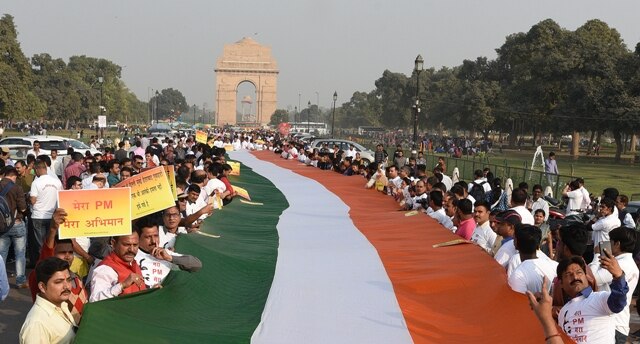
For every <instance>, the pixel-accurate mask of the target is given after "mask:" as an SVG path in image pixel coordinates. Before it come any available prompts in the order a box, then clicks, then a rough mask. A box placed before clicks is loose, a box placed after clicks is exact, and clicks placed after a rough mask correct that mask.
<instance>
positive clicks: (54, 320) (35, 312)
mask: <svg viewBox="0 0 640 344" xmlns="http://www.w3.org/2000/svg"><path fill="white" fill-rule="evenodd" d="M36 280H37V283H38V290H39V293H38V296H36V302H35V303H34V304H33V307H31V310H30V311H29V314H27V318H26V319H25V321H24V324H22V329H21V330H20V344H27V343H72V342H73V339H74V338H75V335H76V329H77V327H78V325H77V323H76V322H75V320H74V319H73V316H71V313H70V312H69V307H68V306H67V303H68V302H69V296H70V295H71V290H70V288H71V285H70V281H71V273H70V272H69V263H68V262H66V261H64V260H62V259H60V258H57V257H50V258H47V259H45V260H43V261H41V262H40V263H38V265H37V266H36Z"/></svg>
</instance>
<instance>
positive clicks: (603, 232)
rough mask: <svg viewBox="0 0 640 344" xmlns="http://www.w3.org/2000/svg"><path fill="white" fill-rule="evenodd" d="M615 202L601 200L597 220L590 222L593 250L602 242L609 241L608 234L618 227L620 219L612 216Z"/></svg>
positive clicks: (607, 199) (605, 199)
mask: <svg viewBox="0 0 640 344" xmlns="http://www.w3.org/2000/svg"><path fill="white" fill-rule="evenodd" d="M614 208H615V202H614V201H613V200H612V199H610V198H603V199H602V201H600V205H599V209H598V217H597V220H595V223H594V222H593V221H594V220H591V223H592V224H591V230H593V246H594V249H595V248H596V247H598V244H599V243H601V242H603V241H609V232H611V230H613V229H614V228H618V227H620V219H619V218H618V215H616V214H614V212H613V209H614Z"/></svg>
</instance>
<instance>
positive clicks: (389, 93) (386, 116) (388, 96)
mask: <svg viewBox="0 0 640 344" xmlns="http://www.w3.org/2000/svg"><path fill="white" fill-rule="evenodd" d="M408 80H409V79H408V78H407V76H406V75H404V74H402V73H392V72H390V71H388V70H385V71H384V72H383V73H382V77H381V78H380V79H378V80H376V82H375V85H376V89H375V91H374V95H375V96H376V98H378V99H379V100H380V104H381V106H380V122H381V123H382V124H383V125H386V126H388V127H392V128H398V127H400V128H402V127H407V126H408V125H409V123H412V121H411V118H412V116H411V105H412V101H411V100H412V95H409V94H407V93H406V90H407V82H408ZM414 94H415V93H414Z"/></svg>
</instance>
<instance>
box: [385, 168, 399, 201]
mask: <svg viewBox="0 0 640 344" xmlns="http://www.w3.org/2000/svg"><path fill="white" fill-rule="evenodd" d="M387 179H388V183H387V194H389V195H393V194H395V190H396V189H399V188H400V187H401V186H402V178H400V176H399V175H398V167H397V166H396V165H392V166H390V167H389V168H388V169H387Z"/></svg>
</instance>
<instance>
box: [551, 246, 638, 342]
mask: <svg viewBox="0 0 640 344" xmlns="http://www.w3.org/2000/svg"><path fill="white" fill-rule="evenodd" d="M600 265H601V266H602V267H603V268H605V269H606V270H607V271H609V273H610V274H611V275H612V277H613V278H612V281H611V284H610V285H609V287H610V288H611V291H595V292H594V291H593V289H591V287H590V286H589V283H588V281H587V274H586V273H585V271H586V270H587V266H586V264H585V263H584V260H583V259H582V257H580V256H573V257H570V258H566V259H563V260H562V261H561V262H560V263H559V264H558V269H557V275H558V279H560V282H561V286H562V290H563V291H564V292H565V293H566V294H567V296H568V297H569V301H568V302H567V303H566V304H565V305H564V306H563V307H562V309H560V312H559V313H558V326H559V327H560V328H561V329H562V330H563V331H564V332H565V333H566V334H567V335H568V336H569V337H570V338H571V339H573V340H574V341H575V342H576V343H614V342H616V340H615V320H614V318H613V317H612V316H611V315H612V314H615V313H620V312H622V311H623V310H624V308H625V307H626V306H627V293H628V292H629V286H628V285H627V281H626V279H625V276H624V271H623V270H622V269H621V268H620V265H619V264H618V261H617V260H616V259H615V258H611V257H609V256H606V257H605V256H601V257H600Z"/></svg>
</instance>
